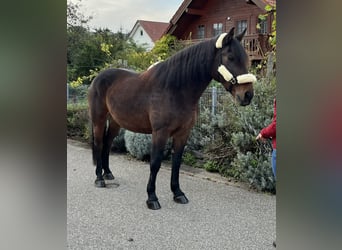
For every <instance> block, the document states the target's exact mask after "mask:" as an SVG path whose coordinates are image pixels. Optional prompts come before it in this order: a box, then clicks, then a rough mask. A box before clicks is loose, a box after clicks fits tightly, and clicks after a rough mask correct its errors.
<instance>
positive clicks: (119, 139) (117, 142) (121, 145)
mask: <svg viewBox="0 0 342 250" xmlns="http://www.w3.org/2000/svg"><path fill="white" fill-rule="evenodd" d="M125 133H126V130H125V129H123V128H121V129H120V130H119V134H118V135H117V136H116V137H115V138H114V140H113V143H112V148H111V149H112V150H113V151H117V152H126V151H127V150H126V146H125Z"/></svg>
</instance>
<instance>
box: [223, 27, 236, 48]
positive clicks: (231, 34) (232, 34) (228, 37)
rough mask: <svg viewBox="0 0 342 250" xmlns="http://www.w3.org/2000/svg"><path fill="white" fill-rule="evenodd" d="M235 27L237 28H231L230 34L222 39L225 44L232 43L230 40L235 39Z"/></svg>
mask: <svg viewBox="0 0 342 250" xmlns="http://www.w3.org/2000/svg"><path fill="white" fill-rule="evenodd" d="M234 29H235V27H233V28H231V29H230V31H229V32H228V34H227V35H226V36H225V37H224V39H223V41H222V44H223V45H228V44H229V43H230V41H231V40H232V39H233V37H234Z"/></svg>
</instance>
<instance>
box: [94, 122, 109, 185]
mask: <svg viewBox="0 0 342 250" xmlns="http://www.w3.org/2000/svg"><path fill="white" fill-rule="evenodd" d="M105 123H106V121H105V120H104V121H101V122H96V123H93V142H92V144H93V145H92V146H93V162H94V164H95V165H96V170H95V174H96V179H95V186H96V187H105V186H106V184H105V181H104V179H103V176H102V169H103V161H102V155H103V145H104V143H103V139H104V137H105V132H106V131H105Z"/></svg>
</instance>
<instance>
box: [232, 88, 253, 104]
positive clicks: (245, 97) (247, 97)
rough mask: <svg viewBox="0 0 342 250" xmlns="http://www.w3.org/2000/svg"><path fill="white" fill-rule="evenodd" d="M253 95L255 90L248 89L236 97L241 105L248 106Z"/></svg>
mask: <svg viewBox="0 0 342 250" xmlns="http://www.w3.org/2000/svg"><path fill="white" fill-rule="evenodd" d="M253 96H254V92H253V91H250V90H248V91H246V92H245V94H244V95H243V96H240V95H238V94H237V95H236V97H235V98H236V100H237V102H238V103H239V104H240V106H247V105H249V104H250V103H251V101H252V99H253Z"/></svg>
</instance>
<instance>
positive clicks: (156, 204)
mask: <svg viewBox="0 0 342 250" xmlns="http://www.w3.org/2000/svg"><path fill="white" fill-rule="evenodd" d="M146 204H147V207H148V208H149V209H152V210H158V209H161V206H160V204H159V201H149V200H147V201H146Z"/></svg>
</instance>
